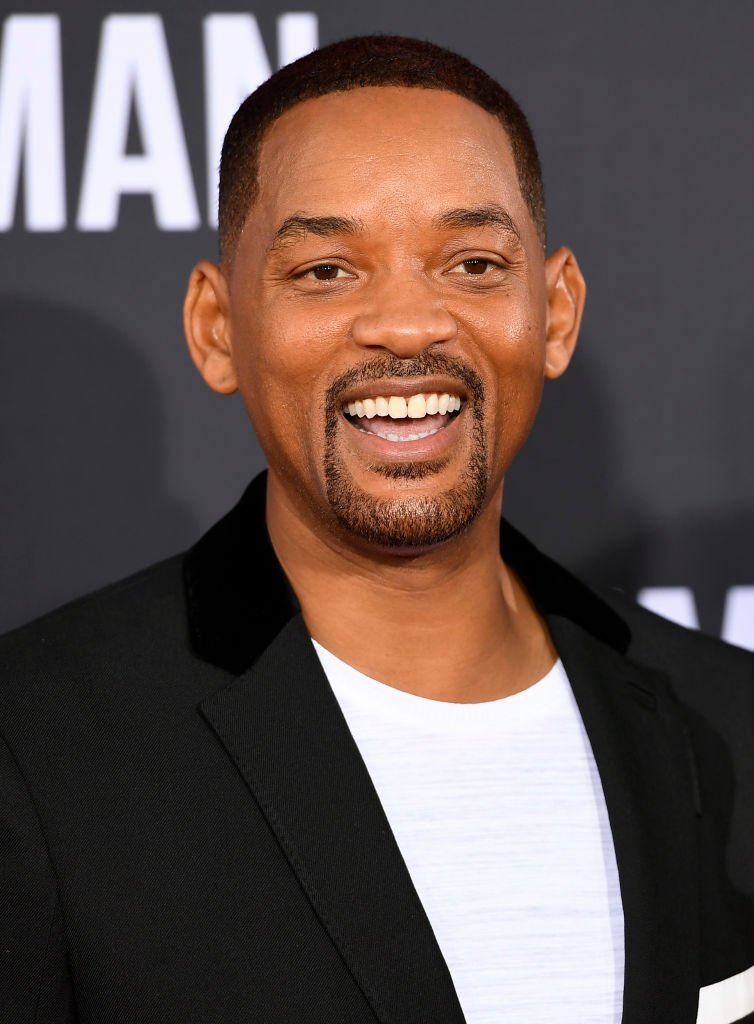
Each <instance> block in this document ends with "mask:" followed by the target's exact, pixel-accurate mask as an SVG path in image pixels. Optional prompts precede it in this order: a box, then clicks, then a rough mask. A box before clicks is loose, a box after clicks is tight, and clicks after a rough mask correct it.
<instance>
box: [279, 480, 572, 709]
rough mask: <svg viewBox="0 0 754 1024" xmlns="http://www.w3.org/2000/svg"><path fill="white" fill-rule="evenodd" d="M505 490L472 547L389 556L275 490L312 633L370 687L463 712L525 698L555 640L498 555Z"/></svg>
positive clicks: (289, 561) (284, 554)
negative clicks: (460, 706)
mask: <svg viewBox="0 0 754 1024" xmlns="http://www.w3.org/2000/svg"><path fill="white" fill-rule="evenodd" d="M501 503H502V488H501V490H500V493H499V494H498V495H497V497H496V500H493V501H491V502H489V503H488V505H487V506H486V507H485V509H484V510H483V511H482V513H481V514H480V516H479V517H478V518H477V520H476V521H475V522H474V524H473V525H472V526H471V527H470V528H469V529H468V530H467V531H466V532H465V533H464V534H462V535H461V536H459V537H456V538H454V539H453V540H451V541H447V542H446V543H444V544H441V545H437V546H436V547H433V548H430V549H426V550H423V551H421V552H413V553H401V554H396V553H394V552H385V551H378V550H374V549H370V548H368V547H366V546H364V545H360V544H359V542H358V541H355V540H354V539H352V538H350V537H348V536H345V535H344V534H343V532H339V528H338V527H333V526H332V524H328V526H327V528H326V529H322V524H312V523H309V522H308V520H306V519H304V518H302V517H301V516H300V515H299V514H298V512H297V511H296V510H295V508H294V507H293V505H292V503H291V502H290V501H289V500H288V497H287V495H286V493H285V492H284V490H283V489H282V488H281V487H279V486H278V485H276V482H275V481H274V480H272V479H270V480H269V481H268V497H267V523H268V529H269V532H270V537H271V539H272V543H273V546H274V548H275V552H276V554H277V556H278V558H279V560H280V563H281V565H282V566H283V569H284V570H285V572H286V575H287V576H288V579H289V580H290V583H291V586H292V587H293V590H294V591H295V593H296V596H297V598H298V600H299V603H300V605H301V610H302V614H303V618H304V621H305V622H306V625H307V628H308V629H309V632H310V633H311V635H312V636H313V637H314V639H315V640H317V641H318V642H319V643H320V644H322V646H323V647H325V648H327V650H329V651H331V652H332V653H333V654H334V655H336V657H338V658H340V659H341V660H343V661H345V662H347V663H348V664H350V665H352V666H353V667H354V668H356V669H358V670H359V671H360V672H363V673H364V674H365V675H368V676H371V677H372V678H374V679H378V680H379V681H381V682H383V683H386V684H388V685H390V686H394V687H396V688H398V689H401V690H406V691H408V692H410V693H414V694H417V695H418V696H422V697H428V698H431V699H435V700H443V701H453V702H457V703H474V702H478V701H485V700H494V699H497V698H499V697H504V696H508V695H510V694H512V693H515V692H518V691H519V690H522V689H525V688H526V687H527V686H530V685H531V684H532V683H534V682H536V681H537V679H540V678H541V677H542V676H543V675H544V674H545V673H546V672H547V671H548V670H549V668H550V667H551V666H552V664H553V662H554V660H555V657H556V655H555V652H554V648H553V646H552V642H551V640H550V638H549V634H548V633H547V630H546V628H545V626H544V623H543V622H542V620H541V619H540V617H539V615H538V614H537V612H536V611H535V609H534V607H533V605H532V602H531V600H530V599H529V597H528V594H527V593H526V591H525V590H524V588H523V586H522V585H521V583H520V581H519V580H518V579H517V577H516V576H515V575H514V574H513V573H512V572H511V571H510V570H509V569H508V567H507V566H506V565H505V564H504V563H503V561H502V559H501V557H500V554H499V531H500V509H501Z"/></svg>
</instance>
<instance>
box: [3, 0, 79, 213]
mask: <svg viewBox="0 0 754 1024" xmlns="http://www.w3.org/2000/svg"><path fill="white" fill-rule="evenodd" d="M22 157H23V168H24V210H25V215H26V227H27V228H28V229H29V230H30V231H61V230H62V229H63V228H64V227H65V219H66V218H65V149H64V144H63V76H62V72H61V66H60V19H59V18H58V17H57V15H55V14H14V15H11V16H10V17H9V18H7V19H6V21H5V25H4V27H3V44H2V50H1V51H0V231H7V230H8V229H9V228H11V227H12V226H13V215H14V213H15V209H16V197H17V194H18V183H19V179H20V176H21V164H22Z"/></svg>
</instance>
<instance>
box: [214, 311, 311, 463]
mask: <svg viewBox="0 0 754 1024" xmlns="http://www.w3.org/2000/svg"><path fill="white" fill-rule="evenodd" d="M249 325H253V326H252V327H250V326H249ZM233 338H234V352H235V359H236V367H237V373H238V380H239V390H240V392H241V396H242V398H243V402H244V405H245V407H246V410H247V413H248V416H249V419H250V420H251V422H252V425H253V426H254V429H255V431H256V433H257V436H258V437H259V441H260V443H261V444H262V447H263V448H264V449H265V452H266V453H267V455H268V458H270V459H271V458H272V457H273V455H272V453H273V451H276V452H282V451H284V450H287V451H288V453H289V454H288V458H289V460H290V461H297V455H300V456H303V457H306V455H307V454H308V453H310V451H311V449H312V448H314V447H316V446H317V444H318V443H319V442H321V437H322V434H323V424H324V400H323V397H322V394H321V392H322V391H323V385H322V383H321V381H320V379H319V376H320V374H321V371H322V366H323V365H324V364H325V363H326V356H325V353H324V351H323V348H324V346H323V343H322V340H321V339H317V338H316V337H313V336H312V331H311V330H310V329H308V327H307V324H306V320H305V319H304V318H303V317H301V318H296V317H291V316H290V315H288V316H282V315H280V314H279V313H277V314H276V311H274V310H271V311H269V312H268V313H267V315H259V314H258V313H257V314H256V315H255V314H253V313H252V311H251V310H245V309H242V310H240V311H239V315H238V316H237V318H236V319H235V321H234V325H233Z"/></svg>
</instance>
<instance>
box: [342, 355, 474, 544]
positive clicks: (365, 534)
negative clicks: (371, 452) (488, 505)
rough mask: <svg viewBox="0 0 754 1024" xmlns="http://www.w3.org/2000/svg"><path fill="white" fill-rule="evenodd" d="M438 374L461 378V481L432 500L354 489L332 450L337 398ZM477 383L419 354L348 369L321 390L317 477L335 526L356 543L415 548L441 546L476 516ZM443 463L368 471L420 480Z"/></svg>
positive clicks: (448, 363) (453, 365) (450, 364)
mask: <svg viewBox="0 0 754 1024" xmlns="http://www.w3.org/2000/svg"><path fill="white" fill-rule="evenodd" d="M432 374H442V375H443V376H449V377H452V378H456V379H457V380H459V381H462V382H463V384H464V385H465V388H466V391H467V393H468V399H467V407H468V411H469V412H470V414H471V417H472V429H471V450H470V453H469V459H468V463H467V465H466V468H465V470H464V472H463V475H462V478H461V480H460V481H459V482H458V483H457V484H456V485H455V486H454V487H452V488H451V489H450V490H448V491H446V492H445V493H443V494H439V495H436V496H431V497H430V496H423V497H418V496H407V495H402V494H401V493H400V491H399V490H398V489H396V495H395V497H390V498H374V497H372V496H371V495H369V494H367V493H366V492H365V491H363V490H361V489H360V488H358V487H357V486H356V484H355V483H354V481H353V479H352V477H351V476H350V475H349V473H348V472H347V470H346V468H345V466H344V464H343V460H342V459H341V458H340V456H339V453H338V450H337V437H338V430H339V428H340V426H341V424H340V422H339V420H340V418H341V416H342V412H341V402H340V395H342V394H343V393H344V392H345V391H346V390H347V389H348V388H350V387H353V386H354V385H355V384H362V383H365V382H368V381H373V380H381V379H382V380H384V379H385V378H387V377H404V378H405V377H422V376H423V377H427V376H431V375H432ZM483 410H484V385H483V383H482V380H481V378H480V377H479V375H478V374H477V373H476V371H474V370H472V369H471V368H470V367H468V366H465V365H464V364H462V363H459V362H456V361H455V360H451V359H448V358H447V357H445V356H440V355H432V354H430V353H426V354H424V355H422V356H419V357H417V358H414V359H398V358H397V357H395V356H382V357H377V358H375V359H372V360H370V361H369V362H368V363H364V364H362V365H361V366H359V367H355V368H354V369H352V370H349V371H348V372H347V373H345V374H343V375H342V376H341V377H339V378H338V379H337V380H336V381H334V382H333V384H332V385H331V386H330V388H328V391H327V395H326V399H325V451H324V476H325V489H326V495H327V500H328V503H329V505H330V508H331V509H332V511H333V513H334V515H335V517H336V518H337V520H338V522H339V523H340V524H341V525H342V526H343V527H345V529H346V530H348V531H349V532H350V533H353V534H354V535H356V536H357V537H359V538H360V539H361V540H364V541H367V542H369V543H370V544H375V545H378V546H380V547H384V548H392V549H400V548H404V549H415V548H426V547H429V546H434V545H436V544H442V543H444V542H445V541H447V540H450V539H451V538H452V537H456V536H458V535H459V534H461V533H463V532H464V531H465V530H466V529H468V527H469V526H470V525H471V524H472V523H473V522H474V520H475V519H476V518H477V516H478V515H479V513H480V512H481V510H482V508H483V505H484V500H485V497H486V495H487V489H488V482H489V462H488V457H487V446H486V442H485V432H484V412H483ZM447 462H448V460H447V459H439V460H435V461H428V462H411V463H401V464H396V463H374V464H373V465H372V466H371V467H370V468H371V470H372V471H373V472H375V473H378V474H380V475H382V476H383V477H386V478H387V479H393V480H395V481H396V482H398V481H400V480H421V479H425V478H427V477H431V476H434V475H436V474H437V473H439V472H440V471H441V470H442V469H443V468H444V467H445V466H446V465H447Z"/></svg>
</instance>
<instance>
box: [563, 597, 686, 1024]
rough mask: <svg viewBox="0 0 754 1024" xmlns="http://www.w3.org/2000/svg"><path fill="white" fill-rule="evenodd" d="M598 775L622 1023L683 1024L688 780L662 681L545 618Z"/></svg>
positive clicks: (569, 626)
mask: <svg viewBox="0 0 754 1024" xmlns="http://www.w3.org/2000/svg"><path fill="white" fill-rule="evenodd" d="M548 621H549V626H550V630H551V632H552V636H553V639H554V642H555V646H556V647H557V649H558V652H559V653H560V655H561V658H562V660H563V664H564V666H565V669H566V672H567V673H568V678H569V680H570V682H571V686H572V689H573V692H574V695H575V697H576V701H577V703H578V706H579V710H580V712H581V716H582V719H583V721H584V725H585V728H586V731H587V734H588V736H589V740H590V743H591V746H592V750H593V753H594V757H595V760H596V763H597V767H598V770H599V773H600V778H601V781H602V787H603V792H604V795H605V802H606V804H607V810H608V816H609V819H610V826H611V830H612V834H613V843H614V847H615V854H616V861H617V865H618V874H619V879H620V887H621V896H622V902H623V915H624V925H625V954H626V966H625V983H624V1000H623V1024H656V1022H657V1021H662V1022H663V1024H693V1022H694V1021H695V1020H696V1010H697V999H698V993H699V969H698V965H699V924H698V921H699V907H698V894H697V877H698V876H697V862H696V858H697V831H696V807H695V800H694V793H695V789H694V777H693V772H692V771H691V770H690V765H691V751H690V748H689V746H688V744H687V740H686V736H685V733H684V732H683V730H682V727H681V725H680V722H679V719H678V716H677V714H676V712H675V709H674V707H673V702H672V698H671V697H670V695H669V693H668V692H667V685H666V681H665V678H664V676H662V675H661V674H660V673H656V672H654V671H653V670H650V669H647V668H645V667H643V666H638V665H635V664H632V663H631V662H630V661H629V660H628V659H627V658H625V657H624V656H623V655H621V654H619V653H618V652H616V651H615V650H614V649H613V648H611V647H609V646H607V645H605V644H604V643H602V642H601V641H599V640H596V639H595V638H594V637H593V636H591V635H590V634H589V633H587V632H585V631H584V630H583V629H581V628H580V627H579V626H578V625H575V624H574V623H573V622H572V621H569V620H567V619H564V618H561V617H559V616H551V617H550V618H549V620H548Z"/></svg>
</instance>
